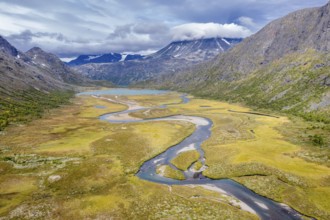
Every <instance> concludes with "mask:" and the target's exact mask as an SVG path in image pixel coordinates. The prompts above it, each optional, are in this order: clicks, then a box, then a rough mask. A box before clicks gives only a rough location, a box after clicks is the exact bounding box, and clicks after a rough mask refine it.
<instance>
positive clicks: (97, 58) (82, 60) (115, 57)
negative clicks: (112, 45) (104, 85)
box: [68, 53, 143, 66]
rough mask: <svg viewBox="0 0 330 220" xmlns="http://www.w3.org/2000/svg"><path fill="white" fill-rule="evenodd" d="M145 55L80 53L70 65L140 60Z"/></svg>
mask: <svg viewBox="0 0 330 220" xmlns="http://www.w3.org/2000/svg"><path fill="white" fill-rule="evenodd" d="M142 58H143V56H142V55H139V54H120V53H108V54H103V55H80V56H78V57H77V58H76V59H74V60H71V61H70V62H68V65H69V66H79V65H84V64H88V63H116V62H120V61H128V60H139V59H142Z"/></svg>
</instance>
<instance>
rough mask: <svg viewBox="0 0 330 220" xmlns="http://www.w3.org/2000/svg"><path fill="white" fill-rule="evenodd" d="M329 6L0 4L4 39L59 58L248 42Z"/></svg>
mask: <svg viewBox="0 0 330 220" xmlns="http://www.w3.org/2000/svg"><path fill="white" fill-rule="evenodd" d="M327 2H328V0H229V1H228V0H54V1H48V0H0V35H2V36H4V37H5V38H6V39H7V40H9V41H10V42H11V43H12V44H13V45H14V46H16V47H17V48H18V49H20V50H22V51H26V50H28V49H30V48H31V47H33V46H39V47H41V48H42V49H44V50H45V51H48V52H52V53H55V54H57V55H59V56H61V57H73V56H76V55H78V54H101V53H108V52H145V53H147V52H150V51H154V50H157V49H160V48H162V47H163V46H165V45H166V44H168V43H170V42H171V41H173V40H186V39H195V38H202V37H204V38H207V37H215V36H220V37H247V36H249V35H251V34H253V33H255V32H256V31H258V30H259V29H260V28H262V27H263V26H264V25H266V24H267V23H268V22H270V21H272V20H274V19H276V18H279V17H282V16H284V15H286V14H287V13H289V12H292V11H295V10H298V9H301V8H307V7H316V6H322V5H325V4H326V3H327Z"/></svg>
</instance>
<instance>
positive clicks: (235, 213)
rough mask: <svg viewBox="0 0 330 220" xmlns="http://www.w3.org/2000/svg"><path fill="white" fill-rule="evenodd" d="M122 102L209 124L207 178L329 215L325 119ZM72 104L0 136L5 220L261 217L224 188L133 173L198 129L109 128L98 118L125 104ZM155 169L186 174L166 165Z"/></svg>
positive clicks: (182, 159)
mask: <svg viewBox="0 0 330 220" xmlns="http://www.w3.org/2000/svg"><path fill="white" fill-rule="evenodd" d="M121 98H122V99H129V100H133V101H136V102H137V103H138V104H139V105H142V106H159V105H162V104H170V105H168V106H167V108H154V109H151V110H146V111H145V110H144V111H140V112H136V113H133V114H132V115H134V116H135V117H141V118H153V117H163V116H168V115H175V114H185V115H196V116H202V117H206V118H209V119H211V120H212V121H213V127H212V135H211V137H210V139H208V140H207V141H206V142H205V143H204V144H203V145H202V148H203V150H204V151H205V157H206V165H207V166H208V168H207V169H206V170H205V171H204V172H203V174H204V175H206V176H208V177H211V178H215V179H217V178H231V179H234V180H236V181H237V182H240V183H242V184H243V185H245V186H247V187H248V188H250V189H252V190H253V191H255V192H257V193H259V194H261V195H263V196H266V197H269V198H271V199H274V200H276V201H279V202H283V203H285V204H288V205H290V206H291V207H293V208H295V209H296V210H298V211H300V212H301V213H303V214H305V215H308V216H313V217H316V218H319V219H329V216H330V206H329V203H328V201H329V198H330V168H329V140H328V138H323V139H320V138H319V137H329V136H330V135H329V130H328V129H323V128H324V126H326V125H325V124H323V122H306V121H304V120H302V119H300V118H298V117H297V118H291V119H290V120H289V119H288V118H287V117H284V116H280V117H278V118H276V117H268V116H262V115H255V114H249V112H250V111H251V110H250V109H249V108H246V107H243V106H239V105H233V104H229V103H225V102H219V101H212V100H206V99H195V98H193V97H191V98H192V99H191V101H190V102H189V103H188V104H182V103H180V102H181V99H180V95H179V94H177V93H167V94H162V95H145V96H127V97H121ZM71 102H72V103H71V104H70V105H65V106H61V107H59V108H57V109H54V110H50V111H49V112H46V113H45V114H44V116H43V117H42V118H40V119H37V120H34V121H32V122H29V123H27V124H16V125H12V126H9V127H8V128H6V129H5V130H4V131H3V132H2V133H1V139H0V150H1V151H0V216H2V219H15V218H16V219H22V218H23V219H24V218H25V219H31V218H49V219H69V218H71V219H82V218H86V219H90V218H99V219H103V218H109V217H112V218H118V219H171V218H174V219H215V218H221V219H257V217H256V216H255V215H252V214H251V213H248V212H246V211H243V210H241V209H239V208H238V207H236V206H233V205H231V203H230V201H227V200H226V199H224V196H223V195H221V194H220V193H218V192H213V191H209V190H206V189H203V188H201V187H195V188H191V187H188V186H167V185H161V184H156V183H151V182H147V181H144V180H140V179H139V178H137V177H136V176H135V175H134V174H135V173H136V172H137V171H138V169H139V167H140V166H141V164H142V163H143V162H144V161H146V160H148V159H150V158H152V157H154V156H156V155H158V154H159V153H161V152H163V151H165V150H166V149H168V148H169V147H170V146H173V145H175V144H177V143H179V142H180V141H182V140H183V139H184V138H185V137H187V136H189V135H190V134H191V133H192V132H193V131H194V126H193V125H192V124H190V123H187V122H180V121H158V122H156V121H155V122H145V123H129V124H111V123H108V122H105V121H100V120H98V116H99V115H102V114H105V113H109V112H117V111H122V110H125V109H126V108H127V107H126V106H124V105H121V104H115V103H111V102H109V101H107V100H101V99H97V98H93V97H90V96H78V97H75V98H73V99H72V101H71ZM98 106H102V108H98ZM229 110H231V111H229ZM234 111H235V112H234ZM321 140H322V141H321ZM321 143H322V144H321ZM196 153H197V152H196V151H191V152H190V151H186V152H183V153H181V154H179V155H178V157H177V158H175V159H174V160H173V161H172V163H173V164H175V165H176V166H177V167H178V168H180V169H187V167H189V166H190V165H191V164H193V166H195V167H200V166H201V164H198V163H195V164H194V162H195V161H196V157H197V154H196ZM188 163H189V164H188ZM157 171H158V173H163V174H164V175H167V176H169V177H175V178H177V179H180V178H182V176H179V174H178V173H176V172H175V171H176V170H174V169H172V168H171V167H169V166H165V167H159V168H158V170H157Z"/></svg>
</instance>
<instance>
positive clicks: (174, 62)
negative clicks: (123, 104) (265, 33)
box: [75, 38, 241, 85]
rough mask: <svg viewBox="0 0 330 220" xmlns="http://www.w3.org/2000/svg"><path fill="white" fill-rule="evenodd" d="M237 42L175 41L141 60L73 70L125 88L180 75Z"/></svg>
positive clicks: (87, 66)
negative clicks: (161, 76) (146, 81)
mask: <svg viewBox="0 0 330 220" xmlns="http://www.w3.org/2000/svg"><path fill="white" fill-rule="evenodd" d="M240 41H241V39H227V38H226V39H224V38H211V39H199V40H190V41H177V42H172V43H171V44H169V45H167V46H166V47H165V48H163V49H161V50H159V51H158V52H156V53H154V54H151V55H149V56H146V57H144V58H143V59H141V60H131V61H124V62H119V63H118V62H117V63H106V64H95V63H94V64H86V65H81V66H77V67H75V68H76V69H77V70H78V71H80V72H81V73H82V74H84V75H86V76H87V77H89V78H92V79H98V80H109V81H111V82H113V83H115V84H119V85H128V84H132V83H136V82H139V81H144V80H149V79H152V78H154V77H158V76H159V75H163V74H165V75H166V74H170V73H175V72H178V71H182V70H184V69H186V68H187V67H189V66H193V65H195V64H199V63H201V62H204V61H206V60H210V59H213V58H214V57H215V56H217V55H218V54H219V53H223V52H224V51H226V50H228V49H229V48H231V47H232V46H233V45H235V44H237V43H239V42H240Z"/></svg>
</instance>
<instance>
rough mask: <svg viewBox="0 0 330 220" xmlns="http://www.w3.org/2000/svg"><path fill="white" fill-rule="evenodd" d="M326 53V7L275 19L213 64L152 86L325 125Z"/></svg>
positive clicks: (329, 68)
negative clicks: (302, 118)
mask: <svg viewBox="0 0 330 220" xmlns="http://www.w3.org/2000/svg"><path fill="white" fill-rule="evenodd" d="M329 50H330V4H329V3H328V4H327V5H325V6H323V7H320V8H311V9H304V10H300V11H296V12H294V13H291V14H289V15H287V16H285V17H283V18H280V19H278V20H275V21H273V22H271V23H270V24H268V25H267V26H265V27H264V28H263V29H262V30H260V31H259V32H258V33H256V34H254V35H253V36H251V37H248V38H246V39H245V40H244V41H243V42H241V43H240V44H238V45H236V46H235V47H234V48H232V49H231V50H230V51H228V52H227V53H224V54H220V55H219V56H218V57H217V58H216V59H215V60H213V61H211V62H209V63H206V64H203V65H199V66H198V67H195V68H194V69H191V70H187V71H184V72H182V73H180V74H178V73H176V74H171V75H169V76H167V77H166V76H165V77H162V78H159V79H158V80H157V81H156V84H157V85H158V88H167V89H175V90H182V91H187V92H192V93H194V94H196V95H199V96H206V97H212V98H216V99H222V100H229V101H235V102H243V103H246V104H249V105H252V106H256V107H261V108H272V109H277V110H281V111H285V112H291V113H294V114H302V115H304V116H305V117H316V118H319V120H328V121H330V119H329V117H328V116H329V113H330V111H329V106H330V55H329ZM153 83H155V81H153ZM315 112H317V113H315ZM326 118H327V119H326Z"/></svg>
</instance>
